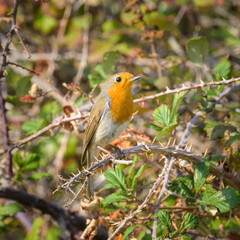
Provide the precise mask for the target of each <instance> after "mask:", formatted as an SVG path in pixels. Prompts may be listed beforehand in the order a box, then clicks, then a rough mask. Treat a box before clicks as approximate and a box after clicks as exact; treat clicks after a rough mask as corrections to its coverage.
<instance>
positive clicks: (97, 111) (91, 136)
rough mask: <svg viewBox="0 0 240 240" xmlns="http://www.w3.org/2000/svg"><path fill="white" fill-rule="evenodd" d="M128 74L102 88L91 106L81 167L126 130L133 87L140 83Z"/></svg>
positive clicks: (117, 76) (90, 181)
mask: <svg viewBox="0 0 240 240" xmlns="http://www.w3.org/2000/svg"><path fill="white" fill-rule="evenodd" d="M140 78H141V77H140V76H133V75H132V74H130V73H117V74H114V75H113V76H111V77H110V78H109V79H108V80H107V81H106V82H104V83H103V84H102V86H101V93H100V95H99V96H98V98H97V100H96V103H95V104H94V106H93V108H92V111H91V114H90V116H89V120H88V125H87V128H86V131H85V136H84V140H83V151H82V161H81V162H82V164H83V163H84V162H85V160H87V167H88V168H89V167H90V166H91V163H93V162H94V161H95V159H96V158H97V157H98V155H99V148H98V147H97V146H100V147H105V146H106V145H107V144H109V143H111V142H112V141H113V140H114V139H116V138H118V136H119V135H120V134H121V133H122V132H123V131H124V130H125V129H126V127H127V125H128V124H129V122H130V120H131V117H132V114H133V98H132V85H133V82H134V81H136V80H138V79H140ZM93 187H94V182H93V176H89V178H88V186H87V197H88V198H91V197H92V196H93V194H94V189H93Z"/></svg>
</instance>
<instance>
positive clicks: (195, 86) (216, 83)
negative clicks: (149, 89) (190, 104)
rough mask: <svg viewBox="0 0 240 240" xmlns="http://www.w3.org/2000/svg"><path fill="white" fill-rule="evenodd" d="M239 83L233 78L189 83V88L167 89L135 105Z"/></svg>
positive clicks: (140, 99)
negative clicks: (181, 93) (192, 91)
mask: <svg viewBox="0 0 240 240" xmlns="http://www.w3.org/2000/svg"><path fill="white" fill-rule="evenodd" d="M238 81H240V77H238V78H231V79H229V80H225V79H224V80H222V81H219V82H214V81H212V82H206V83H205V82H203V81H201V83H198V84H193V83H189V84H188V85H187V86H186V84H183V85H182V87H181V88H176V89H172V90H171V89H169V88H167V90H166V91H164V92H161V93H157V94H154V95H150V96H145V97H141V98H138V99H135V100H134V103H135V104H136V103H141V102H145V101H149V100H153V99H155V98H159V97H162V96H166V95H170V94H174V93H179V92H183V91H190V90H192V89H198V88H203V87H208V88H210V87H212V86H215V85H216V86H219V85H228V84H230V83H235V82H238Z"/></svg>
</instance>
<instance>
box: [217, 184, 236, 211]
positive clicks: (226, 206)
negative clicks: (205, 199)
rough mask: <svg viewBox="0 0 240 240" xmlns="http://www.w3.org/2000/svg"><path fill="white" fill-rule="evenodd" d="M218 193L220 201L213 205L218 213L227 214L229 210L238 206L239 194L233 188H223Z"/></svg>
mask: <svg viewBox="0 0 240 240" xmlns="http://www.w3.org/2000/svg"><path fill="white" fill-rule="evenodd" d="M220 192H221V195H220V200H221V201H219V202H217V203H215V204H214V205H215V207H217V208H218V209H219V211H220V212H222V213H224V212H228V211H229V210H231V209H233V208H235V207H236V206H237V205H239V204H240V196H239V192H238V191H237V190H235V189H234V188H225V189H223V190H221V191H220Z"/></svg>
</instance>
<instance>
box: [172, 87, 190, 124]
mask: <svg viewBox="0 0 240 240" xmlns="http://www.w3.org/2000/svg"><path fill="white" fill-rule="evenodd" d="M186 93H187V91H185V92H180V93H176V94H175V95H174V99H173V104H172V111H171V122H173V120H174V117H175V116H176V114H177V113H178V109H179V106H180V104H181V102H182V100H183V98H184V96H185V95H186Z"/></svg>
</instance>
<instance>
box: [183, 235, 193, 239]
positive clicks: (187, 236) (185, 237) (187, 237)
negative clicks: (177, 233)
mask: <svg viewBox="0 0 240 240" xmlns="http://www.w3.org/2000/svg"><path fill="white" fill-rule="evenodd" d="M181 237H182V238H183V240H191V239H192V238H191V237H190V236H189V235H187V234H184V235H181Z"/></svg>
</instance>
